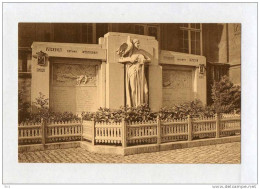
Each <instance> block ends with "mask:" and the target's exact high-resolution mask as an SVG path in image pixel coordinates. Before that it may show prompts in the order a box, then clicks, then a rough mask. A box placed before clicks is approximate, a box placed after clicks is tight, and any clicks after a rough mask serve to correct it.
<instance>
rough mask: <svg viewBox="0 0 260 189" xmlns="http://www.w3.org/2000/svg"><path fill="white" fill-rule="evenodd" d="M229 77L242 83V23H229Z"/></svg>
mask: <svg viewBox="0 0 260 189" xmlns="http://www.w3.org/2000/svg"><path fill="white" fill-rule="evenodd" d="M228 36H229V38H228V45H229V48H228V49H229V57H228V59H229V61H228V62H229V64H230V69H229V77H230V79H231V81H232V82H233V83H234V84H240V83H241V24H228Z"/></svg>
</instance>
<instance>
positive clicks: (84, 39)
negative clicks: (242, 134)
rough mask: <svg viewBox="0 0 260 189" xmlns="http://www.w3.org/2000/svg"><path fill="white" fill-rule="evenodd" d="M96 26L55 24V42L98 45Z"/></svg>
mask: <svg viewBox="0 0 260 189" xmlns="http://www.w3.org/2000/svg"><path fill="white" fill-rule="evenodd" d="M94 26H95V25H94V24H78V23H73V24H72V23H55V24H54V26H53V27H54V42H62V43H89V44H92V43H96V41H95V34H96V32H95V31H94Z"/></svg>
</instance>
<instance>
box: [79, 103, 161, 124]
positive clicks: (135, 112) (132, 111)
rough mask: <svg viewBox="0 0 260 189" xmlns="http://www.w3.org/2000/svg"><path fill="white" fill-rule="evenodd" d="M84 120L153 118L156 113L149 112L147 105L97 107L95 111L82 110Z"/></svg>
mask: <svg viewBox="0 0 260 189" xmlns="http://www.w3.org/2000/svg"><path fill="white" fill-rule="evenodd" d="M82 118H83V119H84V120H95V121H97V122H112V121H114V122H121V121H122V119H125V120H126V121H128V122H134V121H148V120H155V119H156V113H154V112H151V110H150V108H149V107H148V105H141V106H138V107H120V108H119V109H117V110H110V109H108V108H99V110H98V111H97V112H93V113H91V112H83V113H82Z"/></svg>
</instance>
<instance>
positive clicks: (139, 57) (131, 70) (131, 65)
mask: <svg viewBox="0 0 260 189" xmlns="http://www.w3.org/2000/svg"><path fill="white" fill-rule="evenodd" d="M139 47H140V42H139V40H138V39H133V40H131V37H130V36H128V37H127V42H126V43H123V44H122V45H121V46H120V48H119V49H118V50H117V54H118V55H119V56H120V58H119V61H118V62H119V63H123V64H125V95H126V105H127V106H129V107H136V106H139V105H142V104H147V103H148V84H147V80H146V77H145V71H144V69H145V67H144V65H145V64H147V63H150V62H151V59H150V58H149V57H148V56H146V55H145V54H144V53H142V50H141V49H140V48H139Z"/></svg>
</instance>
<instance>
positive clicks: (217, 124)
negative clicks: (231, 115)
mask: <svg viewBox="0 0 260 189" xmlns="http://www.w3.org/2000/svg"><path fill="white" fill-rule="evenodd" d="M215 117H216V138H219V135H220V128H219V127H220V121H219V114H218V113H216V114H215Z"/></svg>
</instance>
